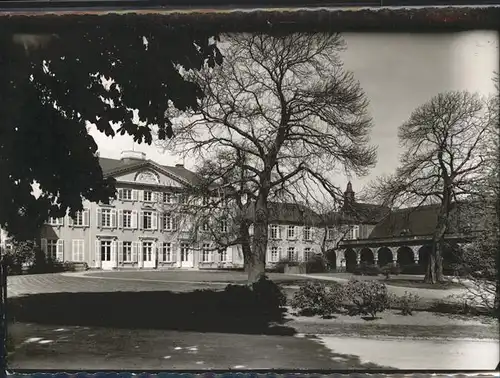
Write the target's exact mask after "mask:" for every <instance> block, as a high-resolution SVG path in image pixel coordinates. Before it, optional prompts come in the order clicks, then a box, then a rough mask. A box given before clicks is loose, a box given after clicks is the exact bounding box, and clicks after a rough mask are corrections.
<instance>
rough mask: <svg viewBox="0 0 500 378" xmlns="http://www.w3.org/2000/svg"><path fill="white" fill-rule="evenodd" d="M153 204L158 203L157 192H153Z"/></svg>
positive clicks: (158, 196) (158, 194)
mask: <svg viewBox="0 0 500 378" xmlns="http://www.w3.org/2000/svg"><path fill="white" fill-rule="evenodd" d="M152 199H153V202H155V203H156V202H160V193H158V192H153V198H152Z"/></svg>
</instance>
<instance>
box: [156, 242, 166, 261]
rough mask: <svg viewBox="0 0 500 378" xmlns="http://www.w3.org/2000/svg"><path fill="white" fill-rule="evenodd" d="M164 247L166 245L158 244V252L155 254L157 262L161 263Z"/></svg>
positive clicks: (163, 243)
mask: <svg viewBox="0 0 500 378" xmlns="http://www.w3.org/2000/svg"><path fill="white" fill-rule="evenodd" d="M165 245H166V243H165V242H160V243H158V251H157V252H156V253H157V256H158V262H162V261H163V251H164V248H165Z"/></svg>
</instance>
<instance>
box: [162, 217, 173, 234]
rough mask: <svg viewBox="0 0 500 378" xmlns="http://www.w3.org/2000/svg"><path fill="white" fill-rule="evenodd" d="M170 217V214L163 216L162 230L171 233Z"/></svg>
mask: <svg viewBox="0 0 500 378" xmlns="http://www.w3.org/2000/svg"><path fill="white" fill-rule="evenodd" d="M172 226H173V222H172V215H171V214H170V213H166V214H163V229H164V230H167V231H171V230H172V229H173V227H172Z"/></svg>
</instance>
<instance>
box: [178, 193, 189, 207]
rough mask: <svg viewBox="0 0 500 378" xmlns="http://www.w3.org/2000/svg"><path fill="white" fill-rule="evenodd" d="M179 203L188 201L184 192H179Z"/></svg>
mask: <svg viewBox="0 0 500 378" xmlns="http://www.w3.org/2000/svg"><path fill="white" fill-rule="evenodd" d="M179 203H181V204H183V205H185V204H187V203H188V196H187V195H186V194H181V195H180V196H179Z"/></svg>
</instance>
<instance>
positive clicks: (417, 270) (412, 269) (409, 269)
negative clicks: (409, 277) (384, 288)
mask: <svg viewBox="0 0 500 378" xmlns="http://www.w3.org/2000/svg"><path fill="white" fill-rule="evenodd" d="M425 270H426V266H424V265H423V264H422V265H420V264H410V265H403V266H402V267H401V273H402V274H425Z"/></svg>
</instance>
